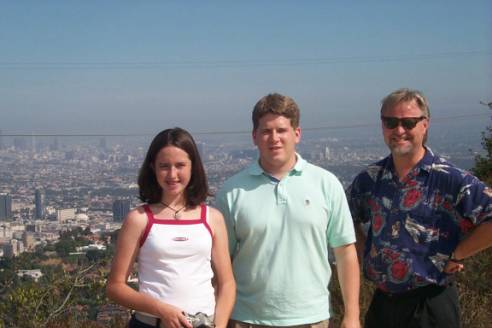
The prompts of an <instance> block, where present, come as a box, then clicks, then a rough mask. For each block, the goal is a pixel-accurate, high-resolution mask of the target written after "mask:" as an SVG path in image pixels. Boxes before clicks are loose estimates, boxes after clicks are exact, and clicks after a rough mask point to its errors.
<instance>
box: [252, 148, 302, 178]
mask: <svg viewBox="0 0 492 328" xmlns="http://www.w3.org/2000/svg"><path fill="white" fill-rule="evenodd" d="M296 158H297V160H296V164H295V165H294V167H293V168H292V170H291V171H290V173H289V174H290V175H292V174H300V173H301V172H302V170H303V169H304V167H305V166H306V163H307V162H306V160H305V159H304V158H302V157H301V155H299V154H298V153H296ZM248 173H249V174H250V175H262V174H267V175H268V172H265V170H263V168H262V167H261V166H260V159H259V158H258V159H257V160H256V161H254V163H253V164H251V165H250V166H249V168H248Z"/></svg>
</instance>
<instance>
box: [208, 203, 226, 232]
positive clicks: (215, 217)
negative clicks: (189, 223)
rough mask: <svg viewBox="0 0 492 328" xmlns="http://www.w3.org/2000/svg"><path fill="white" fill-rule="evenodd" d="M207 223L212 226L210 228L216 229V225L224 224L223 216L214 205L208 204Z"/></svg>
mask: <svg viewBox="0 0 492 328" xmlns="http://www.w3.org/2000/svg"><path fill="white" fill-rule="evenodd" d="M208 208H209V212H208V213H209V223H210V225H211V227H212V229H214V230H215V229H216V228H217V227H220V226H222V225H224V216H223V215H222V213H221V212H220V211H219V210H218V209H216V208H215V207H212V206H209V207H208Z"/></svg>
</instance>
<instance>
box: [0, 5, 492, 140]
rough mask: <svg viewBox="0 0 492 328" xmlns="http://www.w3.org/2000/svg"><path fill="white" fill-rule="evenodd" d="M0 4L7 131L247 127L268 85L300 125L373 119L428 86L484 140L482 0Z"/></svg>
mask: <svg viewBox="0 0 492 328" xmlns="http://www.w3.org/2000/svg"><path fill="white" fill-rule="evenodd" d="M0 7H1V10H0V44H1V46H0V47H1V51H0V72H1V73H0V74H1V76H2V77H1V78H0V99H2V100H1V102H0V112H1V120H0V130H2V132H3V134H4V135H9V134H13V135H15V134H111V133H113V134H149V135H152V134H154V133H155V132H157V131H159V130H161V129H163V128H166V127H170V126H182V127H184V128H187V129H189V130H191V131H192V132H195V133H199V132H221V131H233V132H237V131H249V130H250V124H251V123H250V112H251V108H252V106H253V104H254V103H255V102H256V101H257V99H259V98H260V97H261V96H263V95H265V94H266V93H269V92H280V93H284V94H287V95H290V96H292V97H293V98H294V99H295V100H296V101H297V102H298V104H299V106H300V107H301V109H302V120H301V124H302V126H303V127H304V128H307V129H309V128H318V127H340V126H357V125H359V124H367V123H370V124H373V127H374V128H375V129H379V123H378V109H379V102H380V100H381V98H382V97H383V96H384V95H386V94H387V93H389V92H390V91H392V90H394V89H396V88H399V87H410V88H417V89H420V90H422V91H423V92H424V94H426V95H427V96H428V98H429V101H430V104H431V111H432V116H433V119H434V121H435V122H436V125H441V124H442V125H443V128H444V130H446V129H460V128H461V127H464V128H466V129H470V128H472V129H473V133H476V140H479V134H480V133H479V132H480V131H481V130H483V128H484V127H485V125H486V123H487V121H488V117H487V114H488V113H487V112H486V111H484V106H482V105H480V104H479V101H480V100H483V101H490V98H492V91H491V90H492V88H491V86H492V83H491V82H492V67H491V66H492V65H491V63H492V62H491V60H490V58H491V55H492V42H491V40H492V16H491V15H490V13H491V12H492V3H491V2H490V1H486V0H484V1H473V2H472V3H467V2H462V1H431V2H427V1H416V2H405V3H404V2H394V1H377V2H370V3H360V2H348V3H347V2H341V1H337V2H323V1H309V2H305V3H302V5H301V3H300V2H297V1H282V2H280V1H272V2H260V1H252V2H250V1H249V2H244V3H230V2H225V1H219V2H199V1H192V2H178V1H171V2H159V1H145V2H131V1H105V2H99V1H83V2H65V1H43V2H38V1H22V2H9V1H2V2H1V4H0ZM440 121H441V123H439V122H440ZM457 122H458V123H459V124H457ZM437 123H439V124H437ZM357 130H358V129H351V131H350V133H354V132H353V131H357ZM431 131H432V129H431ZM328 133H329V130H328Z"/></svg>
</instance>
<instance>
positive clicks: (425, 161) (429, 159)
mask: <svg viewBox="0 0 492 328" xmlns="http://www.w3.org/2000/svg"><path fill="white" fill-rule="evenodd" d="M424 148H425V154H424V157H422V159H421V160H420V161H419V162H418V163H417V164H416V165H415V167H414V168H413V169H412V170H416V169H418V170H424V171H426V172H430V171H431V169H432V164H433V163H434V158H435V156H434V153H433V152H432V150H431V149H430V147H428V146H425V145H424ZM388 159H389V160H388V162H387V163H386V167H385V169H386V170H388V171H390V172H394V171H395V164H394V163H393V155H391V154H390V155H389V157H388Z"/></svg>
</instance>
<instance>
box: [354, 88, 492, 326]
mask: <svg viewBox="0 0 492 328" xmlns="http://www.w3.org/2000/svg"><path fill="white" fill-rule="evenodd" d="M381 122H382V129H383V136H384V141H385V143H386V144H387V146H388V148H389V149H390V151H391V154H390V155H389V156H388V157H386V158H384V159H383V160H381V161H379V162H377V163H375V164H372V165H369V167H368V168H367V169H366V170H365V171H363V172H362V173H360V174H359V175H358V176H357V177H356V178H355V180H354V182H353V184H352V185H351V187H350V188H349V190H348V198H349V204H350V207H351V211H352V216H353V217H354V220H355V221H356V223H361V224H365V226H364V227H365V228H366V229H365V230H367V228H368V231H367V239H366V241H365V249H364V274H365V277H366V278H367V279H369V280H370V281H372V282H374V283H375V284H376V287H377V289H376V291H375V293H374V296H373V300H372V303H371V305H370V307H369V310H368V312H367V314H366V322H365V327H378V328H384V327H395V328H396V327H398V328H401V327H443V328H444V327H446V328H451V327H459V326H460V318H459V304H458V294H457V291H456V286H455V285H454V283H453V280H454V279H453V278H454V277H453V274H454V273H455V272H457V271H460V270H462V269H463V263H462V262H463V260H464V259H465V258H467V257H469V256H472V255H473V254H475V253H477V252H479V251H480V250H483V249H485V248H487V247H489V246H491V245H492V238H491V236H492V224H491V223H490V222H491V221H492V197H491V196H492V190H491V189H490V188H488V187H487V186H485V185H484V184H483V183H482V182H480V181H479V180H478V179H477V178H476V177H474V176H472V175H471V174H470V173H468V172H466V171H463V170H461V169H459V168H457V167H455V166H453V165H452V164H450V163H448V162H447V161H446V160H444V159H443V158H441V157H439V156H437V155H435V154H433V152H432V151H431V150H430V148H429V147H427V146H426V145H425V143H426V139H427V132H428V129H429V123H430V114H429V106H428V103H427V100H426V99H425V97H424V96H423V95H422V94H421V93H420V92H418V91H414V90H409V89H400V90H397V91H395V92H393V93H391V94H390V95H388V96H387V97H386V98H384V99H383V101H382V108H381ZM356 228H360V225H359V224H357V226H356ZM357 230H358V232H361V233H359V235H360V236H364V234H363V233H362V231H363V229H357ZM358 239H359V240H358V244H359V241H361V242H363V240H364V238H358Z"/></svg>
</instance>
